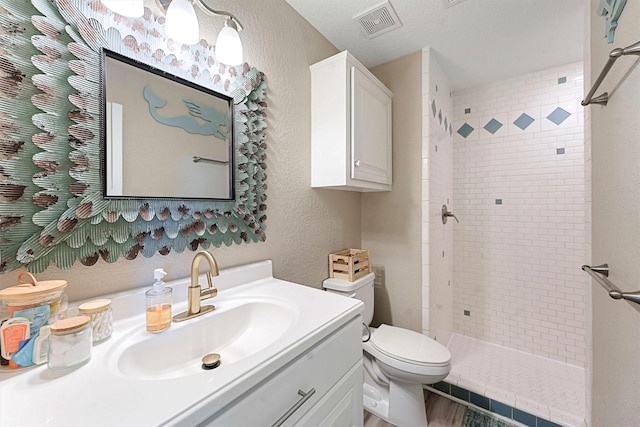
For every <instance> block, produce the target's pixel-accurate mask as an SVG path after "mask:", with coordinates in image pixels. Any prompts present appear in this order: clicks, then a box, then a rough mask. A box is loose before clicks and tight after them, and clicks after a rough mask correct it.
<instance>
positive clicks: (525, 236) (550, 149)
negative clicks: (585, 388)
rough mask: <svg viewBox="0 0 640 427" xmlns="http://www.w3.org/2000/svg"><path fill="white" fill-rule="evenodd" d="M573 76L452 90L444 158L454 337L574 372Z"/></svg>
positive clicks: (582, 288)
mask: <svg viewBox="0 0 640 427" xmlns="http://www.w3.org/2000/svg"><path fill="white" fill-rule="evenodd" d="M582 68H583V67H582V64H581V63H576V64H569V65H566V66H561V67H556V68H552V69H549V70H544V71H539V72H535V73H531V74H527V75H524V76H520V77H516V78H512V79H508V80H502V81H499V82H495V83H492V84H489V85H486V86H482V87H479V88H476V89H471V90H466V91H461V92H456V93H455V94H454V108H455V124H454V154H453V158H454V173H453V175H454V194H455V195H456V210H457V213H458V215H459V217H460V221H461V222H460V224H459V226H458V227H456V228H455V233H454V279H455V295H456V297H455V300H454V301H455V302H454V322H455V329H456V332H458V333H462V334H464V335H468V336H472V337H474V338H479V339H483V340H487V341H489V342H493V343H496V344H501V345H504V346H507V347H511V348H515V349H518V350H522V351H526V352H529V353H533V354H537V355H541V356H545V357H549V358H552V359H555V360H559V361H562V362H567V363H571V364H575V365H578V366H584V363H585V292H586V289H587V283H588V281H587V278H586V275H585V274H584V273H583V272H582V271H581V270H580V266H581V265H582V264H583V263H584V262H585V257H586V243H585V242H586V237H585V221H586V219H585V166H584V132H583V109H582V107H581V106H580V105H579V102H580V100H581V99H582V95H583V92H582V79H581V77H582V73H583V71H582ZM456 225H458V224H456ZM465 310H466V311H468V313H467V314H465Z"/></svg>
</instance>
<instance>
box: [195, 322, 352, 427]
mask: <svg viewBox="0 0 640 427" xmlns="http://www.w3.org/2000/svg"><path fill="white" fill-rule="evenodd" d="M361 322H362V316H357V317H356V318H355V319H353V320H351V321H350V322H349V323H347V324H346V325H345V326H343V327H342V328H341V329H339V330H338V331H336V332H335V333H333V334H332V335H330V336H329V337H326V338H324V339H323V340H321V341H320V342H318V343H317V344H316V345H314V346H313V347H312V348H311V349H310V350H309V351H307V352H306V353H303V354H302V355H300V356H299V357H298V358H296V359H295V360H293V361H291V362H290V363H288V364H286V365H285V366H284V367H283V368H282V369H281V370H279V371H278V372H276V373H275V374H273V375H272V376H271V377H269V378H267V379H266V380H264V381H263V382H261V383H260V384H258V385H257V386H256V387H255V388H254V389H253V390H252V391H251V392H249V393H247V394H245V395H244V396H242V397H241V398H240V399H238V400H237V401H236V402H235V403H232V404H231V405H229V406H227V407H226V408H224V409H223V410H221V411H220V412H218V413H216V414H215V415H213V416H212V417H210V418H209V419H207V420H206V421H204V422H202V423H201V424H200V426H212V427H213V426H232V425H243V426H245V425H246V426H270V425H273V424H274V423H276V422H277V421H282V425H283V426H313V427H317V426H332V427H333V426H335V427H352V426H362V424H363V415H362V414H363V412H362V381H363V379H362V378H363V371H362V369H363V368H362V343H361V341H362V340H361V338H362V326H361V324H362V323H361ZM299 390H300V391H301V392H302V393H303V394H306V395H307V396H306V397H305V396H303V395H301V394H299ZM311 391H313V392H312V393H311Z"/></svg>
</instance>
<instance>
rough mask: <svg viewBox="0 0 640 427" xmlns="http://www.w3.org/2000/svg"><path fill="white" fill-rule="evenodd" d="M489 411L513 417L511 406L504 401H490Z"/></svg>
mask: <svg viewBox="0 0 640 427" xmlns="http://www.w3.org/2000/svg"><path fill="white" fill-rule="evenodd" d="M491 411H492V412H495V413H496V414H498V415H502V416H503V417H507V418H513V408H512V407H511V406H509V405H505V404H504V403H500V402H498V401H497V400H492V401H491Z"/></svg>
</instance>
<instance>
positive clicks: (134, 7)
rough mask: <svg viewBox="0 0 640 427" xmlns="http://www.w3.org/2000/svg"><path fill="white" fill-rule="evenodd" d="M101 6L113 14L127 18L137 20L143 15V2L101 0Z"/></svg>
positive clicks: (142, 0)
mask: <svg viewBox="0 0 640 427" xmlns="http://www.w3.org/2000/svg"><path fill="white" fill-rule="evenodd" d="M102 4H104V5H105V6H106V7H108V8H109V9H111V10H112V11H114V12H115V13H117V14H119V15H122V16H128V17H129V18H139V17H141V16H142V15H144V0H102Z"/></svg>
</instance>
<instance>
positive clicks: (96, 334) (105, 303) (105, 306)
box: [78, 299, 113, 344]
mask: <svg viewBox="0 0 640 427" xmlns="http://www.w3.org/2000/svg"><path fill="white" fill-rule="evenodd" d="M78 311H79V312H80V314H83V315H85V316H89V317H91V328H92V329H93V343H94V344H96V343H100V342H102V341H104V340H106V339H107V338H109V337H110V336H111V333H112V332H113V313H112V311H111V300H110V299H97V300H93V301H89V302H85V303H84V304H80V306H78Z"/></svg>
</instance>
